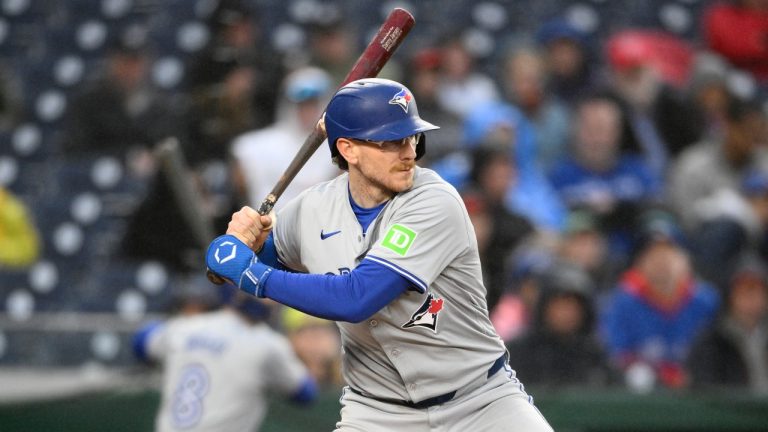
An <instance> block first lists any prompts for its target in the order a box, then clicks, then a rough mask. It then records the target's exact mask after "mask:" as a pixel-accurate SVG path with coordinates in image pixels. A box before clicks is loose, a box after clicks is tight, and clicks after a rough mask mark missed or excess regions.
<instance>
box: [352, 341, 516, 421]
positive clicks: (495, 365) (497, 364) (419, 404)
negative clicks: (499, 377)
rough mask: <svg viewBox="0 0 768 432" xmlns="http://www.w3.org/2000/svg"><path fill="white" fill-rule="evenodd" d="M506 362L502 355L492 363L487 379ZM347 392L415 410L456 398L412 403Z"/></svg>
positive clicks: (447, 396) (435, 398)
mask: <svg viewBox="0 0 768 432" xmlns="http://www.w3.org/2000/svg"><path fill="white" fill-rule="evenodd" d="M506 362H507V356H506V354H504V355H502V356H501V357H499V358H497V359H496V361H495V362H493V365H491V367H490V369H488V376H487V377H488V378H490V377H492V376H493V375H494V374H495V373H496V372H498V371H499V370H500V369H501V368H502V367H504V364H505V363H506ZM349 390H350V391H351V392H352V393H356V394H359V395H360V396H365V397H367V398H371V399H374V400H377V401H379V402H386V403H391V404H395V405H402V406H407V407H410V408H417V409H424V408H429V407H432V406H435V405H440V404H444V403H446V402H448V401H449V400H451V399H453V397H454V396H456V390H454V391H452V392H448V393H445V394H441V395H439V396H435V397H431V398H429V399H424V400H423V401H419V402H413V401H408V400H402V399H390V398H379V397H373V396H370V395H367V394H364V393H363V392H361V391H360V390H357V389H356V388H354V387H349Z"/></svg>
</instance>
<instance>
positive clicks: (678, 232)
mask: <svg viewBox="0 0 768 432" xmlns="http://www.w3.org/2000/svg"><path fill="white" fill-rule="evenodd" d="M637 234H638V235H637V242H636V244H635V249H634V255H635V256H637V255H639V254H640V253H641V252H642V251H644V250H645V249H647V248H648V246H650V245H651V244H655V243H657V242H665V243H668V244H672V245H675V246H677V247H680V248H684V249H685V248H686V241H685V236H684V234H683V230H682V229H681V228H680V225H679V224H678V222H677V219H676V218H675V216H674V215H673V214H672V213H670V212H668V211H665V210H659V209H652V210H649V211H647V212H646V213H645V214H643V215H642V216H641V217H640V226H639V230H638V233H637Z"/></svg>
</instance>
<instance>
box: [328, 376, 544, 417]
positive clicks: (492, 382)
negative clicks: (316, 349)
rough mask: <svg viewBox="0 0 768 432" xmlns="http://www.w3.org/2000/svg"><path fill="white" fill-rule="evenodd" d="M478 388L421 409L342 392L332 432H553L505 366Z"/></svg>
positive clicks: (346, 391)
mask: <svg viewBox="0 0 768 432" xmlns="http://www.w3.org/2000/svg"><path fill="white" fill-rule="evenodd" d="M478 384H479V385H477V386H472V387H471V388H468V389H460V390H459V391H458V392H457V393H456V396H455V397H454V398H453V399H452V400H450V401H448V402H446V403H444V404H442V405H436V406H433V407H430V408H426V409H416V408H409V407H406V406H402V405H397V404H393V403H387V402H381V401H378V400H374V399H371V398H368V397H365V396H362V395H359V394H357V393H353V392H351V391H349V389H347V388H345V389H344V393H343V394H342V396H341V406H342V407H341V421H339V422H338V423H336V431H335V432H353V431H354V432H387V431H397V432H466V431H472V432H503V431H510V432H511V431H516V432H522V431H524V432H552V427H551V426H550V425H549V423H547V421H546V420H545V419H544V417H543V416H542V415H541V413H540V412H539V410H538V409H536V407H535V406H534V405H533V398H531V397H530V396H528V395H527V394H526V393H525V391H524V390H523V386H522V384H520V381H518V380H517V378H516V377H515V372H514V371H512V370H511V369H509V366H505V367H504V368H503V369H502V370H500V371H499V372H497V373H496V374H495V375H493V376H492V377H491V378H489V379H488V380H485V382H483V383H478Z"/></svg>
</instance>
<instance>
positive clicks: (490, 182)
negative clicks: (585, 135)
mask: <svg viewBox="0 0 768 432" xmlns="http://www.w3.org/2000/svg"><path fill="white" fill-rule="evenodd" d="M515 170H516V169H515V166H514V163H513V161H512V158H511V156H510V154H509V151H507V150H506V149H500V148H484V147H480V148H477V149H475V150H474V151H473V152H472V171H471V172H470V176H469V180H470V181H469V184H468V186H467V188H466V189H464V190H463V191H462V193H461V195H462V198H463V199H464V203H465V205H466V206H467V211H468V212H469V217H470V218H471V219H472V224H473V226H474V227H475V235H476V236H477V245H478V250H479V252H480V262H481V263H482V268H483V279H484V283H485V287H486V290H487V293H486V300H487V302H488V310H492V309H493V308H494V307H495V306H496V303H498V301H499V297H501V294H502V293H503V292H504V288H505V285H506V281H507V275H508V273H509V271H508V269H507V263H508V261H509V257H510V255H511V254H512V252H513V251H514V250H515V248H516V247H517V246H518V245H519V244H520V242H521V241H523V240H524V239H525V238H526V237H527V236H529V235H532V234H533V233H534V227H533V225H531V223H530V222H528V220H527V219H525V218H524V217H522V216H520V215H518V214H515V213H512V212H510V211H509V210H507V208H506V207H505V205H504V199H505V197H506V195H507V193H508V190H509V188H510V187H514V183H515V179H514V177H515Z"/></svg>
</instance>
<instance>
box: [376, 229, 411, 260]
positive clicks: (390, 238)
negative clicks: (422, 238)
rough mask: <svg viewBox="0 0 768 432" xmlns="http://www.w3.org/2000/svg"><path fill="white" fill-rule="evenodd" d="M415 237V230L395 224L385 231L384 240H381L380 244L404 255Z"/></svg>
mask: <svg viewBox="0 0 768 432" xmlns="http://www.w3.org/2000/svg"><path fill="white" fill-rule="evenodd" d="M415 239H416V231H413V230H412V229H410V228H408V227H405V226H403V225H397V224H395V225H392V227H391V228H390V229H389V231H387V234H386V235H385V236H384V240H382V241H381V245H382V246H384V247H385V248H387V249H390V250H391V251H393V252H394V253H396V254H398V255H400V256H405V254H407V253H408V249H410V248H411V245H412V244H413V241H414V240H415Z"/></svg>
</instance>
